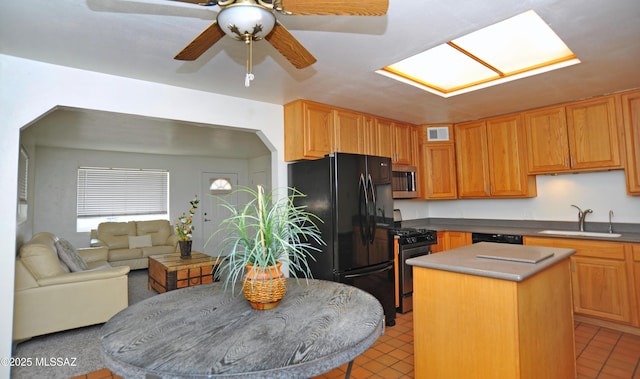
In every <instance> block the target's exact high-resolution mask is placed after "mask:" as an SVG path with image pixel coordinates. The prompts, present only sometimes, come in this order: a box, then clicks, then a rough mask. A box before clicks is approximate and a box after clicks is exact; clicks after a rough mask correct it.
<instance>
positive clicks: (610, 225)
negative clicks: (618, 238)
mask: <svg viewBox="0 0 640 379" xmlns="http://www.w3.org/2000/svg"><path fill="white" fill-rule="evenodd" d="M612 217H613V211H609V233H613V225H612V224H611V218H612Z"/></svg>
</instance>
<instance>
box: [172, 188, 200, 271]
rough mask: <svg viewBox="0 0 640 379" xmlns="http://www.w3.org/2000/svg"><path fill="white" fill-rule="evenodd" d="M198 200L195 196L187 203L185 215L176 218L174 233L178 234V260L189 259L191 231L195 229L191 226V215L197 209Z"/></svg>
mask: <svg viewBox="0 0 640 379" xmlns="http://www.w3.org/2000/svg"><path fill="white" fill-rule="evenodd" d="M199 203H200V200H198V196H196V197H195V198H194V199H193V200H191V201H190V202H189V204H190V207H189V211H188V212H187V213H185V212H183V213H182V215H180V217H178V221H176V233H178V245H179V246H180V258H183V259H188V258H191V244H192V242H193V241H192V240H191V238H192V237H193V231H194V230H195V227H194V226H193V214H194V213H195V212H196V209H198V204H199Z"/></svg>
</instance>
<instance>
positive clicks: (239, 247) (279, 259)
mask: <svg viewBox="0 0 640 379" xmlns="http://www.w3.org/2000/svg"><path fill="white" fill-rule="evenodd" d="M288 190H289V194H288V195H287V196H281V197H276V193H275V190H274V191H270V192H268V193H266V194H265V193H264V189H263V187H262V186H258V187H257V190H253V189H252V188H247V187H240V188H239V189H237V190H236V192H239V193H242V194H244V195H246V197H247V199H248V201H247V203H246V205H243V206H240V207H235V206H233V205H232V204H230V203H229V202H227V201H225V200H224V199H222V202H221V204H222V206H223V207H225V208H226V209H227V210H228V211H229V212H230V216H229V217H228V218H227V219H225V220H223V221H222V222H221V223H220V228H219V229H218V230H217V231H216V232H215V233H214V235H215V234H218V233H222V235H224V238H223V240H222V243H221V245H220V255H219V256H218V258H219V259H221V260H222V263H221V265H220V266H219V267H218V269H217V271H216V276H217V277H218V278H219V279H220V280H221V281H223V282H224V285H225V287H228V286H229V285H230V284H231V285H233V286H234V285H235V283H237V282H238V281H239V280H242V284H243V293H244V295H245V297H246V298H247V300H249V302H250V303H251V306H252V307H253V308H255V309H271V308H274V307H276V306H277V305H278V304H279V302H280V300H281V299H282V297H284V294H285V293H286V286H285V283H286V279H285V278H284V275H283V274H282V271H281V270H280V268H281V265H283V264H285V265H286V266H287V267H288V270H289V275H290V276H292V277H295V278H298V277H304V278H306V279H308V278H311V277H312V274H311V270H310V268H309V265H308V263H307V259H308V258H311V259H314V258H313V256H312V255H311V254H310V251H320V249H319V248H318V247H317V245H313V244H312V242H315V243H317V244H322V245H324V244H325V243H324V242H323V241H322V238H321V236H320V230H319V229H318V227H317V225H316V222H322V220H320V218H318V217H317V216H316V215H314V214H312V213H310V212H308V211H306V210H305V207H302V206H296V205H295V204H294V200H295V199H296V198H297V197H301V196H305V195H304V194H302V193H301V192H299V191H297V190H295V189H293V188H289V189H288ZM212 237H213V235H212ZM209 240H211V238H209Z"/></svg>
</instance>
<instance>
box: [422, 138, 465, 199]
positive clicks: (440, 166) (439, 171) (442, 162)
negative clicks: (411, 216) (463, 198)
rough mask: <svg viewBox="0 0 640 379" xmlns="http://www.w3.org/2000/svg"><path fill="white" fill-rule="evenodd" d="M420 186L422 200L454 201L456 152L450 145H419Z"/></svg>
mask: <svg viewBox="0 0 640 379" xmlns="http://www.w3.org/2000/svg"><path fill="white" fill-rule="evenodd" d="M419 167H420V177H419V178H418V179H419V180H420V185H419V186H418V188H419V189H420V191H421V197H422V198H424V199H455V198H457V197H458V189H457V181H456V152H455V147H454V146H453V144H452V143H449V144H440V145H436V144H433V145H430V144H422V145H420V164H419Z"/></svg>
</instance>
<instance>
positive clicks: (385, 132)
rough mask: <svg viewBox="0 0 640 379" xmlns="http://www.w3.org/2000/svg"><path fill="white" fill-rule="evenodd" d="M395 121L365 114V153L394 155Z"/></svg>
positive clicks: (384, 155) (383, 155)
mask: <svg viewBox="0 0 640 379" xmlns="http://www.w3.org/2000/svg"><path fill="white" fill-rule="evenodd" d="M392 127H393V121H390V120H386V119H381V118H378V117H371V116H365V146H364V151H365V154H368V155H377V156H379V157H389V158H391V157H392V156H393V130H392Z"/></svg>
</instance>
